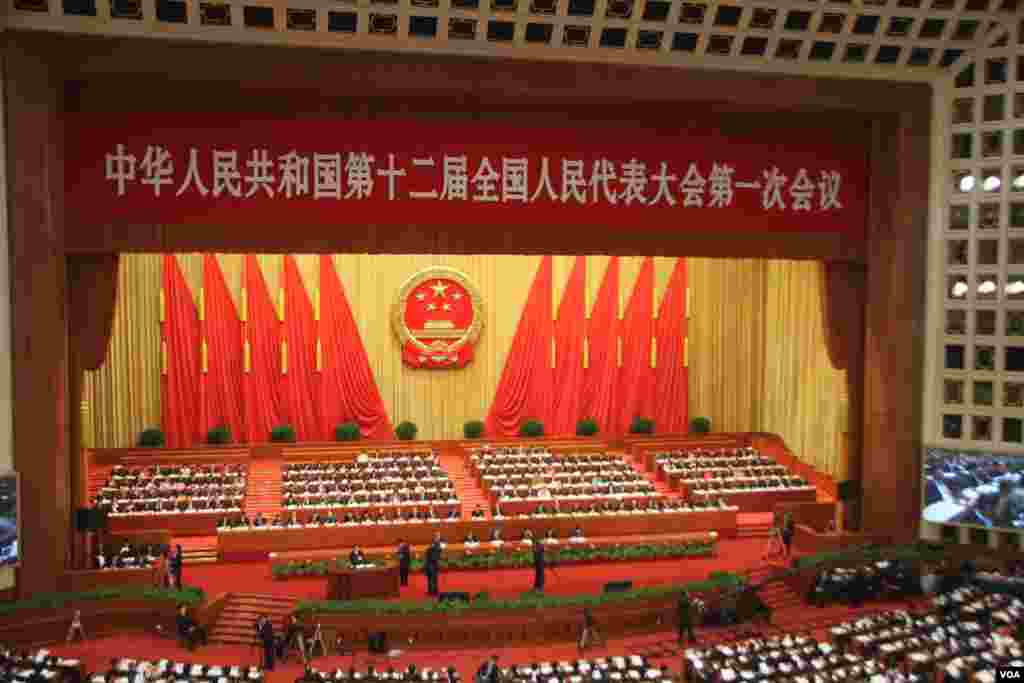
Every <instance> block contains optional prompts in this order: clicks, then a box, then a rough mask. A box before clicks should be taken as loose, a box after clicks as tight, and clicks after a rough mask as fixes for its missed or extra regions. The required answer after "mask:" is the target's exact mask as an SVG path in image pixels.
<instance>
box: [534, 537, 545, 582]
mask: <svg viewBox="0 0 1024 683" xmlns="http://www.w3.org/2000/svg"><path fill="white" fill-rule="evenodd" d="M544 568H545V562H544V544H543V543H541V542H539V541H534V542H533V590H535V591H543V590H544Z"/></svg>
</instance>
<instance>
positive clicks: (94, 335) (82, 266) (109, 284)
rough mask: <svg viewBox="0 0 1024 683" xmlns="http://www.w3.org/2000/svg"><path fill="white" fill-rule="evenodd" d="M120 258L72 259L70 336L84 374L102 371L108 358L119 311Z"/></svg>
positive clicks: (70, 262) (69, 282)
mask: <svg viewBox="0 0 1024 683" xmlns="http://www.w3.org/2000/svg"><path fill="white" fill-rule="evenodd" d="M119 263H120V258H119V256H118V254H99V255H96V256H74V257H71V258H69V259H68V285H69V286H68V332H69V334H70V336H71V338H72V339H73V344H72V345H71V346H72V348H74V349H75V352H76V353H78V354H79V359H80V360H81V363H82V369H83V370H99V369H100V366H102V365H103V361H104V360H105V359H106V357H107V347H108V346H109V345H110V333H111V331H112V330H113V328H114V312H115V310H116V307H117V283H118V276H119V274H120V270H119V268H118V264H119Z"/></svg>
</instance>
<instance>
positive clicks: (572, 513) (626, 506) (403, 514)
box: [217, 498, 737, 531]
mask: <svg viewBox="0 0 1024 683" xmlns="http://www.w3.org/2000/svg"><path fill="white" fill-rule="evenodd" d="M549 502H550V501H549ZM736 509H737V508H735V507H728V506H727V505H726V504H725V501H724V500H722V499H717V500H715V501H712V502H704V501H694V502H686V501H683V500H680V499H674V498H659V499H651V500H648V501H639V502H635V503H634V502H633V501H616V500H611V501H608V502H607V503H605V502H598V503H594V504H591V505H579V506H574V505H572V504H571V503H570V504H566V505H560V506H559V507H558V509H557V510H556V509H555V508H554V506H545V505H543V504H542V505H540V506H538V507H537V508H535V509H534V510H532V511H530V512H529V513H524V514H505V513H504V512H503V510H502V508H501V506H500V505H499V506H498V507H497V508H496V510H495V513H494V515H493V516H492V519H494V520H498V521H500V520H506V519H543V518H572V517H606V516H615V515H647V514H659V513H662V514H668V513H679V512H706V511H713V510H736ZM473 516H474V518H475V519H483V513H482V511H479V514H477V512H474V515H473ZM461 521H463V520H462V514H461V512H460V511H458V510H457V509H452V510H449V511H447V512H445V513H444V514H440V513H438V511H437V510H436V509H431V508H428V507H419V508H411V509H408V510H404V511H399V510H386V509H376V510H372V511H370V510H364V511H362V512H358V513H354V512H346V513H344V514H334V513H332V512H330V511H327V512H325V513H323V514H321V513H319V512H315V513H309V512H302V513H299V512H296V511H292V512H291V513H290V514H289V515H275V516H274V517H272V518H270V519H267V518H265V517H263V516H262V515H256V516H255V517H252V518H250V517H246V516H244V515H236V516H228V517H224V518H223V519H221V520H220V522H219V523H218V525H217V530H218V531H232V530H235V531H238V530H249V529H292V528H304V527H320V526H363V525H372V524H424V523H444V522H450V523H454V522H461Z"/></svg>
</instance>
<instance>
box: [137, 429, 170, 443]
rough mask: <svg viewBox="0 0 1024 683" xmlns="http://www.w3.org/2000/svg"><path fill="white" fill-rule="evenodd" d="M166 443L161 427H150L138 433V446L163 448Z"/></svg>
mask: <svg viewBox="0 0 1024 683" xmlns="http://www.w3.org/2000/svg"><path fill="white" fill-rule="evenodd" d="M166 443H167V439H166V438H165V437H164V432H163V430H162V429H157V428H156V427H150V428H149V429H144V430H142V433H141V434H139V446H140V447H142V448H163V447H164V445H165V444H166Z"/></svg>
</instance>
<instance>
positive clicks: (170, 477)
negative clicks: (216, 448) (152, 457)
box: [110, 463, 248, 484]
mask: <svg viewBox="0 0 1024 683" xmlns="http://www.w3.org/2000/svg"><path fill="white" fill-rule="evenodd" d="M247 471H248V466H247V465H245V464H238V463H236V464H228V463H222V464H213V465H175V464H158V465H148V466H145V467H129V466H127V465H117V466H115V467H114V468H113V469H112V470H111V472H110V479H111V481H116V482H119V481H126V482H129V483H132V484H146V483H150V482H156V483H163V482H165V481H166V482H171V483H175V484H176V483H184V484H201V483H203V482H206V481H210V480H217V481H221V482H225V483H230V482H231V481H232V480H234V479H236V478H239V477H240V478H242V479H244V478H245V476H246V473H247Z"/></svg>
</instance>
